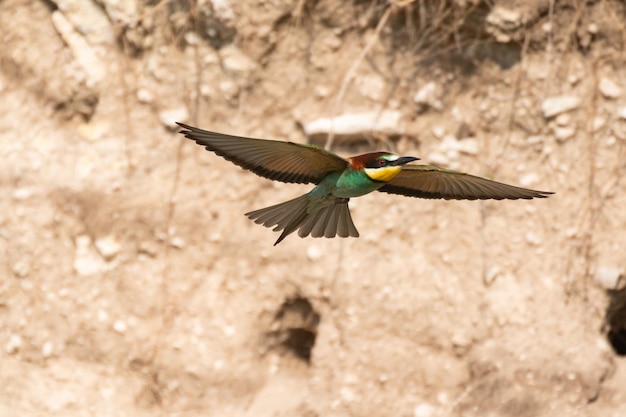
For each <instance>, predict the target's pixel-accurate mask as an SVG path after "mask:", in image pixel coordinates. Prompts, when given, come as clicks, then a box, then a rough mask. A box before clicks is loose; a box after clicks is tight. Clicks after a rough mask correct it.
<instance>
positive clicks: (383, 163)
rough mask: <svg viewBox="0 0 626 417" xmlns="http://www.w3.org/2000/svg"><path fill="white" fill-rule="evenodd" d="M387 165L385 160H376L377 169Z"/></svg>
mask: <svg viewBox="0 0 626 417" xmlns="http://www.w3.org/2000/svg"><path fill="white" fill-rule="evenodd" d="M386 165H387V160H386V159H379V160H378V166H379V167H384V166H386Z"/></svg>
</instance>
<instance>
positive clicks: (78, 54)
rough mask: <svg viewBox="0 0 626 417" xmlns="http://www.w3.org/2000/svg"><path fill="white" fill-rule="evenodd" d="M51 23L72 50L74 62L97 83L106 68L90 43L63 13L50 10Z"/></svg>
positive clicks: (103, 75)
mask: <svg viewBox="0 0 626 417" xmlns="http://www.w3.org/2000/svg"><path fill="white" fill-rule="evenodd" d="M52 23H53V24H54V28H55V29H56V31H57V32H58V33H59V35H61V38H62V39H63V41H64V42H65V43H66V45H67V46H68V47H69V48H70V50H71V51H72V55H73V57H74V59H75V60H76V62H78V64H79V65H80V67H81V68H82V69H83V71H84V72H85V74H87V75H88V77H89V79H90V81H91V82H95V83H98V82H100V81H101V80H103V79H104V77H105V76H106V69H105V67H104V65H103V64H102V61H100V58H98V56H97V55H96V53H95V51H94V50H93V49H92V48H91V45H89V44H88V43H87V41H86V40H85V38H83V37H82V36H80V35H79V34H78V33H77V32H76V31H75V30H74V28H73V27H72V24H71V23H70V22H69V21H68V20H67V18H66V17H65V15H64V14H63V13H61V12H60V11H58V10H55V11H54V12H52Z"/></svg>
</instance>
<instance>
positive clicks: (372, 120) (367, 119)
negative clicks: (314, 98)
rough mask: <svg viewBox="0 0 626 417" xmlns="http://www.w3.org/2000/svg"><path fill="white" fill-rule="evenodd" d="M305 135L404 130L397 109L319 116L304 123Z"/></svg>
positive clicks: (388, 133)
mask: <svg viewBox="0 0 626 417" xmlns="http://www.w3.org/2000/svg"><path fill="white" fill-rule="evenodd" d="M304 132H305V133H306V135H307V136H316V135H327V134H329V133H330V132H332V133H333V134H335V135H345V136H357V135H364V134H371V133H373V132H378V133H383V134H386V135H394V134H402V133H403V132H404V129H403V123H402V114H401V113H400V112H399V111H394V110H385V111H382V112H366V113H350V114H344V115H341V116H337V117H333V118H320V119H316V120H313V121H312V122H309V123H307V124H305V125H304Z"/></svg>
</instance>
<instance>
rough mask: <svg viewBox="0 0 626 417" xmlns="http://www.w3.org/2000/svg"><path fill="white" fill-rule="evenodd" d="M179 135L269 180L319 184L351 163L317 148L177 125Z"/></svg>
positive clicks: (181, 124)
mask: <svg viewBox="0 0 626 417" xmlns="http://www.w3.org/2000/svg"><path fill="white" fill-rule="evenodd" d="M177 124H178V125H179V126H181V127H182V128H183V129H185V130H182V131H181V132H180V133H182V134H183V135H185V137H186V138H188V139H191V140H193V141H195V142H196V143H197V144H198V145H202V146H204V147H206V149H207V150H209V151H213V152H215V153H216V154H217V155H219V156H221V157H223V158H225V159H227V160H229V161H230V162H232V163H234V164H237V165H239V166H240V167H242V168H245V169H248V170H250V171H252V172H254V173H255V174H257V175H260V176H262V177H265V178H269V179H270V180H275V181H282V182H294V183H309V182H312V183H315V184H318V183H319V182H320V181H322V180H323V179H324V177H326V176H327V175H328V174H330V173H331V172H334V171H341V170H343V169H345V168H347V167H348V161H347V160H345V159H343V158H341V157H339V156H337V155H335V154H333V153H331V152H328V151H326V150H324V149H322V148H320V147H317V146H314V145H303V144H298V143H293V142H280V141H276V140H265V139H252V138H245V137H241V136H232V135H225V134H222V133H215V132H209V131H207V130H202V129H198V128H197V127H193V126H188V125H186V124H183V123H177Z"/></svg>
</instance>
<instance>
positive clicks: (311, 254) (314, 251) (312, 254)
mask: <svg viewBox="0 0 626 417" xmlns="http://www.w3.org/2000/svg"><path fill="white" fill-rule="evenodd" d="M306 255H307V257H308V258H309V259H310V260H311V261H317V260H318V259H320V258H321V257H322V252H321V251H320V248H319V247H317V246H309V247H308V248H307V250H306Z"/></svg>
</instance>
